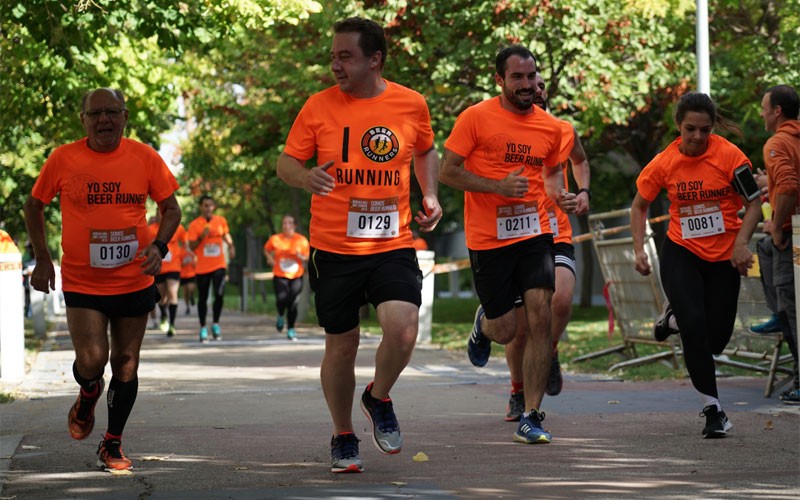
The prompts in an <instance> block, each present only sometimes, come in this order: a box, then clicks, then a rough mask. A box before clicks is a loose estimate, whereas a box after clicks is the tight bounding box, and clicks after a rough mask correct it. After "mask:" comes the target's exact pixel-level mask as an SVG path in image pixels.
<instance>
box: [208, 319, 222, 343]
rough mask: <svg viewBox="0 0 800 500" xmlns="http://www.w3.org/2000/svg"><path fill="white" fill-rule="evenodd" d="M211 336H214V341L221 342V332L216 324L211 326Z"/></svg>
mask: <svg viewBox="0 0 800 500" xmlns="http://www.w3.org/2000/svg"><path fill="white" fill-rule="evenodd" d="M211 334H212V335H214V340H222V331H221V330H220V329H219V325H217V324H216V323H215V324H213V325H211Z"/></svg>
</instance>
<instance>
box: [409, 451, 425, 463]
mask: <svg viewBox="0 0 800 500" xmlns="http://www.w3.org/2000/svg"><path fill="white" fill-rule="evenodd" d="M411 460H413V461H415V462H427V461H428V460H429V458H428V455H426V454H424V453H422V452H419V453H417V454H416V455H414V456H413V457H411Z"/></svg>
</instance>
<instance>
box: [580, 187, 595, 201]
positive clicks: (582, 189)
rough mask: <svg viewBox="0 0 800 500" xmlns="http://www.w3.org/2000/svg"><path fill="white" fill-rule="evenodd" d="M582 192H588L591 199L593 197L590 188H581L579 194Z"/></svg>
mask: <svg viewBox="0 0 800 500" xmlns="http://www.w3.org/2000/svg"><path fill="white" fill-rule="evenodd" d="M581 193H586V195H587V196H589V199H590V200H591V199H592V192H591V191H589V188H580V189H579V190H578V194H581Z"/></svg>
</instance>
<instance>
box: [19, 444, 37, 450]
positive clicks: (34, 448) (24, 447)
mask: <svg viewBox="0 0 800 500" xmlns="http://www.w3.org/2000/svg"><path fill="white" fill-rule="evenodd" d="M39 448H41V447H40V446H33V445H32V444H23V445H22V449H23V450H38V449H39Z"/></svg>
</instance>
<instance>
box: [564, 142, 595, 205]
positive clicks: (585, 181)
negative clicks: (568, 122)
mask: <svg viewBox="0 0 800 500" xmlns="http://www.w3.org/2000/svg"><path fill="white" fill-rule="evenodd" d="M572 131H573V133H574V134H575V142H574V144H573V146H572V151H571V152H570V154H569V160H570V162H571V163H572V176H573V177H574V178H575V183H576V184H577V185H578V190H581V189H589V184H590V183H591V172H590V171H589V160H588V159H587V158H586V151H584V149H583V144H581V139H580V136H579V135H578V133H577V131H575V129H574V128H573V129H572ZM577 197H578V208H577V209H576V210H575V213H576V214H578V215H583V214H585V213H587V212H589V201H590V200H589V193H587V192H585V191H584V192H579V193H578V195H577Z"/></svg>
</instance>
